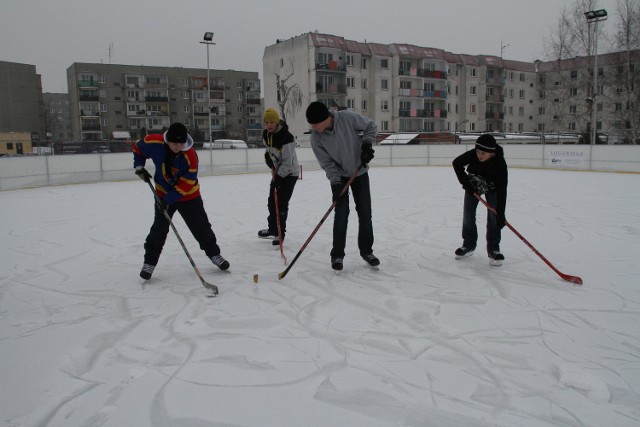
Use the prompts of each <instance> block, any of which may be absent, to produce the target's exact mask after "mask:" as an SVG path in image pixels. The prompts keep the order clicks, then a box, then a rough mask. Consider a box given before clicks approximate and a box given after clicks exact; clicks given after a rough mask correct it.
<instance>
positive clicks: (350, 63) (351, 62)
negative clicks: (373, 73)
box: [347, 55, 353, 67]
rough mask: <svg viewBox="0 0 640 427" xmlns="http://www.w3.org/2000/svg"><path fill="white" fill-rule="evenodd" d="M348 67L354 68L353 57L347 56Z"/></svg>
mask: <svg viewBox="0 0 640 427" xmlns="http://www.w3.org/2000/svg"><path fill="white" fill-rule="evenodd" d="M347 67H353V55H347Z"/></svg>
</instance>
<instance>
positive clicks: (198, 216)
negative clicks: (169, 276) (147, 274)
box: [144, 197, 220, 265]
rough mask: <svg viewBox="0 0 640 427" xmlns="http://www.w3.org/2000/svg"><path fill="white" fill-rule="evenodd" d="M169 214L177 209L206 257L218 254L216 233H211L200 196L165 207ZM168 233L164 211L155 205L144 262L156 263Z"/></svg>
mask: <svg viewBox="0 0 640 427" xmlns="http://www.w3.org/2000/svg"><path fill="white" fill-rule="evenodd" d="M167 211H168V212H169V216H170V217H172V218H173V214H174V213H175V212H176V211H178V212H180V215H181V216H182V218H183V219H184V222H185V223H186V224H187V227H189V230H190V231H191V234H193V237H195V239H196V240H197V241H198V243H199V244H200V249H202V250H203V251H204V253H205V254H207V256H208V257H212V256H214V255H220V247H219V246H218V243H217V241H216V235H215V234H214V233H213V229H212V228H211V224H210V223H209V218H208V217H207V212H206V211H205V210H204V205H203V203H202V198H201V197H198V198H196V199H192V200H187V201H186V202H178V203H174V204H173V205H170V206H169V207H168V208H167ZM167 234H169V221H167V218H165V216H164V213H163V212H162V211H161V210H160V209H159V208H158V206H157V205H155V213H154V218H153V225H152V226H151V230H149V235H148V236H147V240H146V241H145V244H144V250H145V253H144V263H145V264H151V265H157V264H158V260H159V259H160V254H161V253H162V248H163V247H164V242H165V241H166V240H167Z"/></svg>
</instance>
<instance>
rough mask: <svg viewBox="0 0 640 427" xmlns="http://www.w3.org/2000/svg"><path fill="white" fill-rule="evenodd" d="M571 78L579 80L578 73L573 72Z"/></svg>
mask: <svg viewBox="0 0 640 427" xmlns="http://www.w3.org/2000/svg"><path fill="white" fill-rule="evenodd" d="M570 75H571V78H572V79H577V78H578V71H577V70H571V74H570Z"/></svg>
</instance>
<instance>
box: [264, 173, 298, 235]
mask: <svg viewBox="0 0 640 427" xmlns="http://www.w3.org/2000/svg"><path fill="white" fill-rule="evenodd" d="M296 182H298V177H297V176H293V175H288V176H286V177H284V179H283V181H282V187H280V188H278V211H279V212H280V230H281V231H282V238H284V234H285V232H286V231H287V217H288V216H289V200H291V196H292V195H293V189H294V187H295V186H296ZM273 189H274V186H273V181H271V184H270V185H269V198H268V199H267V208H268V209H269V216H268V217H267V224H268V227H269V232H270V233H272V234H274V235H276V236H277V235H278V216H277V213H276V201H275V197H274V194H273Z"/></svg>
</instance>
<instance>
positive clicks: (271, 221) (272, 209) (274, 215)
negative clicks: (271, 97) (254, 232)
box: [258, 108, 299, 246]
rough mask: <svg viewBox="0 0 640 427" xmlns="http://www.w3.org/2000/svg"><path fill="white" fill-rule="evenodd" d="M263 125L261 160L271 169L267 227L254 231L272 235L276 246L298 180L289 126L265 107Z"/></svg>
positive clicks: (260, 234) (284, 230)
mask: <svg viewBox="0 0 640 427" xmlns="http://www.w3.org/2000/svg"><path fill="white" fill-rule="evenodd" d="M263 119H264V127H265V129H264V130H263V132H262V139H263V141H264V145H265V147H266V151H265V153H264V160H265V163H266V164H267V166H269V168H270V169H271V183H270V185H269V197H268V198H267V208H268V209H269V215H268V216H267V228H265V229H263V230H260V231H258V237H260V238H263V239H272V240H273V241H272V244H273V245H274V246H278V245H279V244H280V239H283V240H284V235H285V232H286V230H287V217H288V216H289V200H291V196H292V195H293V189H294V187H295V186H296V182H297V181H298V173H299V172H298V171H299V166H298V156H297V155H296V147H295V143H294V138H293V135H292V134H291V132H289V126H287V124H286V123H285V122H284V121H283V120H280V116H279V115H278V112H277V111H276V110H275V109H273V108H267V109H266V110H265V112H264V116H263ZM274 190H275V192H276V193H277V199H278V209H276V202H275V195H274ZM278 213H279V214H280V218H279V219H280V235H278Z"/></svg>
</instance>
